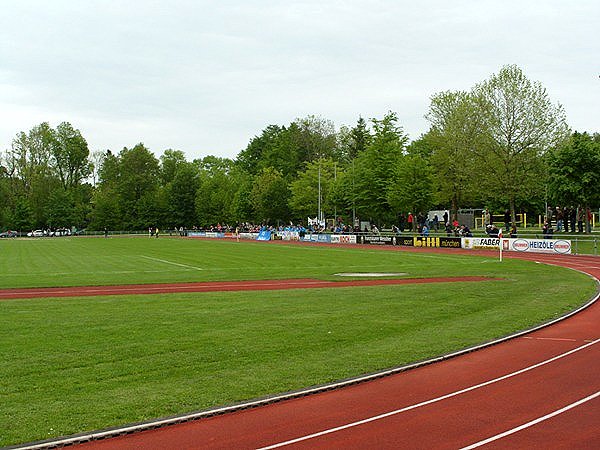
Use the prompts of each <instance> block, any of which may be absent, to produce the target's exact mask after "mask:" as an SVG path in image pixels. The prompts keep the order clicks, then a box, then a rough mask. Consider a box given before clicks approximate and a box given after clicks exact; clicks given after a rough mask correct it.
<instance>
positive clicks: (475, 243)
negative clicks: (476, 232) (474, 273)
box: [462, 237, 500, 250]
mask: <svg viewBox="0 0 600 450" xmlns="http://www.w3.org/2000/svg"><path fill="white" fill-rule="evenodd" d="M462 246H463V248H469V249H474V250H498V249H499V248H500V239H499V238H490V237H486V238H479V237H470V238H462Z"/></svg>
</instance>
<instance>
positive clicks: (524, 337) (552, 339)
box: [523, 336, 577, 342]
mask: <svg viewBox="0 0 600 450" xmlns="http://www.w3.org/2000/svg"><path fill="white" fill-rule="evenodd" d="M523 339H530V340H534V341H568V342H577V339H567V338H545V337H531V336H523Z"/></svg>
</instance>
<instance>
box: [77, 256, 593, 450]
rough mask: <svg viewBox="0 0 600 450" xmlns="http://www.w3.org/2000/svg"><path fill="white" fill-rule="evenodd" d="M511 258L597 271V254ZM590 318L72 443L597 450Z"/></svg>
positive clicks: (160, 446)
mask: <svg viewBox="0 0 600 450" xmlns="http://www.w3.org/2000/svg"><path fill="white" fill-rule="evenodd" d="M471 254H473V252H471ZM507 256H508V255H507ZM510 256H511V257H516V256H517V255H514V254H511V255H510ZM518 257H523V258H526V259H533V260H537V261H544V262H548V263H551V264H557V265H561V266H566V267H573V268H576V269H577V270H581V271H583V272H587V273H589V274H592V275H594V276H595V277H597V278H598V277H600V258H596V257H583V256H562V255H561V256H552V255H549V256H547V255H525V254H524V255H518ZM599 324H600V302H596V303H595V304H594V305H592V306H591V307H589V308H587V309H586V310H584V311H583V312H580V313H578V314H576V315H574V316H572V317H570V318H568V319H566V320H563V321H561V322H559V323H557V324H554V325H552V326H550V327H546V328H543V329H541V330H539V331H536V332H532V333H529V334H528V335H525V336H523V337H519V338H515V339H512V340H510V341H507V342H504V343H501V344H498V345H495V346H492V347H488V348H486V349H483V350H478V351H475V352H472V353H468V354H465V355H462V356H459V357H456V358H452V359H449V360H446V361H444V362H440V363H435V364H431V365H428V366H423V367H420V368H418V369H414V370H409V371H407V372H403V373H400V374H398V375H393V376H389V377H386V378H381V379H378V380H375V381H371V382H368V383H363V384H358V385H354V386H351V387H347V388H344V389H339V390H335V391H329V392H325V393H321V394H316V395H312V396H308V397H303V398H299V399H294V400H288V401H284V402H280V403H276V404H272V405H268V406H265V407H260V408H256V409H250V410H245V411H239V412H236V413H231V414H225V415H222V416H216V417H212V418H208V419H202V420H198V421H194V422H189V423H185V424H180V425H173V426H169V427H165V428H162V429H157V430H152V431H144V432H141V433H137V434H131V435H127V436H122V437H118V438H114V439H108V440H104V441H95V442H90V443H87V444H82V445H80V447H81V448H93V449H174V448H177V449H199V448H209V449H233V448H235V449H251V448H262V447H267V446H274V447H271V448H286V449H289V448H293V449H309V448H310V449H315V448H316V449H332V448H344V449H370V448H374V449H398V448H411V449H419V448H422V449H432V448H435V449H457V448H464V447H468V446H471V445H473V444H475V445H480V443H481V442H482V441H484V440H487V439H490V438H491V439H494V440H492V441H491V442H490V443H488V444H486V445H485V448H493V449H500V448H502V449H514V448H544V449H553V448H562V449H575V448H577V449H586V448H589V449H598V448H600V397H599V396H598V395H599V394H600V376H599V374H600V342H599V339H598V338H599V335H600V325H599ZM569 352H570V353H569ZM593 396H596V397H593ZM579 401H581V402H582V403H581V404H579V405H577V406H574V405H576V402H579ZM566 407H571V409H568V410H566V411H565V412H563V413H560V414H558V413H557V411H560V410H562V409H564V408H566ZM552 414H556V415H554V416H553V417H549V418H548V419H546V420H541V418H544V417H545V416H549V415H552ZM537 420H540V421H539V422H538V423H535V424H533V425H531V426H526V425H527V424H529V423H533V422H535V421H537ZM517 427H524V428H523V429H522V430H520V431H516V432H513V431H514V430H515V429H517ZM502 433H508V434H507V435H506V436H504V437H500V438H498V439H496V437H498V436H499V435H501V434H502ZM288 441H291V442H288ZM472 448H474V447H472Z"/></svg>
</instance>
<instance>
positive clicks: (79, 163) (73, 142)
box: [51, 122, 91, 191]
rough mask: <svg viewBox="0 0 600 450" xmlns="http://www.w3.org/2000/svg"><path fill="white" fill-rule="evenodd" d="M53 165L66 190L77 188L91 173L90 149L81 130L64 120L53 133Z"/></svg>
mask: <svg viewBox="0 0 600 450" xmlns="http://www.w3.org/2000/svg"><path fill="white" fill-rule="evenodd" d="M51 153H52V165H53V167H54V170H55V171H56V173H57V175H58V178H59V179H60V181H61V184H62V186H63V189H64V190H65V191H67V190H69V189H73V188H76V187H77V186H79V185H80V184H81V182H82V181H83V180H84V179H86V178H87V177H88V176H89V175H90V174H91V165H90V161H89V159H88V157H89V154H90V151H89V149H88V145H87V142H86V140H85V139H84V138H83V136H82V135H81V132H80V131H79V130H76V129H74V128H73V126H72V125H71V124H70V123H68V122H63V123H61V124H59V125H58V126H57V127H56V131H54V132H53V133H52V143H51Z"/></svg>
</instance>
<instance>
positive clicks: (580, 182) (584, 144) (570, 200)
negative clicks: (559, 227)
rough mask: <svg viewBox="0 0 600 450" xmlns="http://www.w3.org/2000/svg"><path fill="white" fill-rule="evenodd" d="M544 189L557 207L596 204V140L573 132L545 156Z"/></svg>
mask: <svg viewBox="0 0 600 450" xmlns="http://www.w3.org/2000/svg"><path fill="white" fill-rule="evenodd" d="M548 164H549V177H548V189H549V192H550V196H551V198H552V199H553V200H554V203H555V204H557V205H567V204H569V205H581V206H582V207H596V206H598V205H600V140H594V138H593V137H592V136H590V135H589V134H588V133H578V132H575V133H573V134H572V135H571V136H570V138H569V139H568V140H567V141H566V142H565V143H563V144H562V145H560V146H558V147H557V148H556V149H553V150H552V151H551V152H549V153H548Z"/></svg>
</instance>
